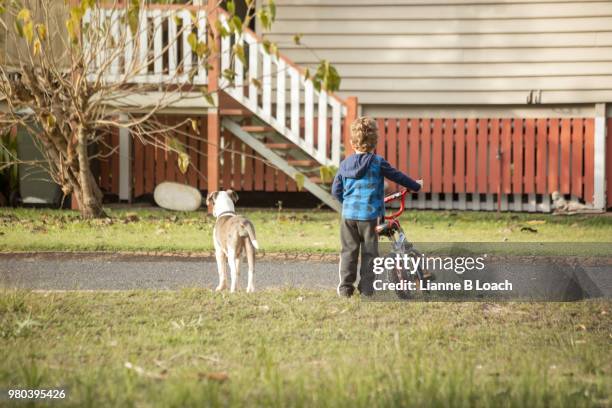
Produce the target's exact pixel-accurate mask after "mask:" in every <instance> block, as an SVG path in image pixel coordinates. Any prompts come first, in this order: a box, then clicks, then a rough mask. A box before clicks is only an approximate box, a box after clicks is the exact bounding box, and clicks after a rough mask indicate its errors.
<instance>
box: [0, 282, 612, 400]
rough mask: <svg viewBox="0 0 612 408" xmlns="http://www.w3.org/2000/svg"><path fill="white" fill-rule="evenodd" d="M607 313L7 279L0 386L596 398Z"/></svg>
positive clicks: (105, 391)
mask: <svg viewBox="0 0 612 408" xmlns="http://www.w3.org/2000/svg"><path fill="white" fill-rule="evenodd" d="M611 312H612V311H611V310H610V302H609V301H585V302H576V303H562V304H560V303H496V304H493V303H398V302H388V303H375V302H367V301H362V300H360V299H357V298H353V299H350V300H341V299H338V298H337V297H336V296H335V294H333V293H331V291H330V292H326V291H298V290H282V291H281V290H270V291H264V292H259V293H256V294H254V295H247V294H244V293H238V294H234V295H228V294H218V293H214V292H211V291H208V290H195V289H194V290H182V291H178V292H174V291H131V292H107V293H100V292H98V293H92V292H89V293H88V292H79V293H66V292H64V293H33V292H23V291H12V290H3V291H2V292H0V361H1V362H2V363H0V389H1V390H6V389H8V388H26V389H32V388H38V389H40V388H45V389H46V388H65V389H66V390H67V394H68V398H67V399H66V400H65V401H64V404H66V405H71V406H79V407H86V406H95V407H99V406H113V407H114V406H139V407H140V406H153V405H154V406H162V407H166V406H168V407H190V406H194V407H195V406H198V407H199V406H213V407H215V406H230V405H232V406H233V405H239V406H266V407H269V406H276V407H287V406H297V407H301V406H304V407H306V406H315V405H316V406H330V407H342V406H347V407H348V406H351V407H353V406H356V407H366V406H367V407H376V406H385V407H387V406H419V407H430V406H431V407H448V406H453V407H474V406H490V407H557V406H567V407H589V406H600V407H604V406H610V405H611V404H612V399H611V398H612V395H611V390H612V377H611V374H612V371H611V370H612V365H611V360H610V351H611V350H610V341H611V340H610V339H611V337H612V325H611V323H612V320H611V318H610V316H611V315H610V313H611ZM3 392H6V391H3ZM3 397H5V396H4V395H3V396H0V405H2V404H3V403H7V402H8V401H7V400H2V398H3ZM15 405H16V406H24V404H23V403H15Z"/></svg>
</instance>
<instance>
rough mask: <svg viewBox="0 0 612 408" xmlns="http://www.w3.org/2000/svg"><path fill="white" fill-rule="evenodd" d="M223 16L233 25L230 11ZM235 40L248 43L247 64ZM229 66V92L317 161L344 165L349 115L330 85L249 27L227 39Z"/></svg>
mask: <svg viewBox="0 0 612 408" xmlns="http://www.w3.org/2000/svg"><path fill="white" fill-rule="evenodd" d="M220 18H221V21H222V23H223V24H227V23H226V18H227V16H226V15H225V14H224V13H221V14H220ZM228 31H229V30H228ZM234 44H239V45H241V46H242V47H243V48H244V51H245V54H246V55H247V57H246V66H245V64H243V63H242V61H241V60H240V58H239V57H238V55H236V53H234V52H232V49H233V46H234ZM225 70H230V71H233V72H234V73H235V77H234V80H233V81H229V80H228V79H226V78H222V79H221V81H220V85H221V87H222V88H223V89H224V90H225V91H226V92H227V93H228V94H229V95H231V96H232V97H233V98H234V99H236V100H237V101H238V102H240V103H241V104H242V105H244V106H245V107H247V108H248V109H249V110H251V111H252V112H253V113H255V114H256V115H257V116H259V117H260V118H261V119H262V120H263V121H265V122H266V123H268V124H269V125H270V126H272V127H273V128H274V129H275V130H276V131H278V132H279V133H280V134H282V135H284V136H285V137H286V138H287V139H289V140H290V141H291V142H293V143H294V144H296V145H297V146H298V147H300V148H301V149H302V150H303V151H304V152H306V153H307V154H309V155H310V156H311V157H313V158H314V159H315V160H316V161H317V162H319V163H321V164H322V165H335V166H338V165H339V164H340V150H341V139H342V121H343V117H344V116H346V107H345V106H344V104H343V102H342V100H340V99H339V98H338V97H337V96H335V95H332V94H329V93H328V92H326V91H324V90H320V91H317V90H316V89H315V88H314V83H313V81H312V80H311V79H310V78H306V76H305V74H304V72H303V71H302V70H301V69H300V68H298V67H297V66H295V65H294V64H293V63H292V62H291V61H289V60H288V59H286V58H284V57H283V56H281V55H274V54H270V53H268V52H267V51H266V49H265V47H264V44H263V43H262V41H261V40H260V39H259V38H258V37H257V36H256V35H255V34H254V33H252V32H251V31H248V30H246V31H244V32H243V33H242V34H241V35H239V36H237V35H235V34H232V35H230V36H227V37H225V38H222V39H221V72H224V71H225ZM245 81H246V84H245ZM245 85H246V86H245ZM302 119H303V127H302V126H301V122H302ZM315 129H316V140H315Z"/></svg>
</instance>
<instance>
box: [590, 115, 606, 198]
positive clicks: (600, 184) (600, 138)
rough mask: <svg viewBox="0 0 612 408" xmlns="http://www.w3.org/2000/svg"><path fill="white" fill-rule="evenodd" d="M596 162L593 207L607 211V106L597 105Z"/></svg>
mask: <svg viewBox="0 0 612 408" xmlns="http://www.w3.org/2000/svg"><path fill="white" fill-rule="evenodd" d="M594 148H595V160H594V166H595V169H594V170H595V171H594V173H593V174H594V177H593V180H594V183H595V185H594V188H593V207H594V208H596V209H598V210H605V209H606V104H605V103H598V104H596V105H595V146H594Z"/></svg>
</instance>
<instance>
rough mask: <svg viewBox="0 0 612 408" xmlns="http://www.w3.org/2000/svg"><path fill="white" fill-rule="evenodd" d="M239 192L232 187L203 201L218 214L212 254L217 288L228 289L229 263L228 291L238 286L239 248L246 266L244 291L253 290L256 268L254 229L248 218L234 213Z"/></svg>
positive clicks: (216, 215)
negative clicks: (215, 262)
mask: <svg viewBox="0 0 612 408" xmlns="http://www.w3.org/2000/svg"><path fill="white" fill-rule="evenodd" d="M236 201H238V194H236V192H235V191H232V190H226V191H215V192H212V193H210V194H208V197H206V204H207V205H209V206H210V205H212V206H213V215H214V216H215V217H217V222H216V223H215V228H214V230H213V240H214V243H215V256H216V258H217V270H218V272H219V285H218V286H217V288H216V289H215V290H216V291H219V290H223V289H226V288H227V265H228V264H229V269H230V275H231V278H232V281H231V284H230V291H231V292H235V291H236V289H238V279H239V278H240V258H241V257H242V251H243V250H244V251H245V252H246V256H247V262H248V265H249V275H248V283H247V289H246V290H247V292H254V291H255V286H254V285H253V272H254V268H255V250H256V249H258V248H259V246H258V244H257V239H256V237H255V228H254V227H253V224H252V223H251V221H249V220H248V219H246V218H245V217H243V216H241V215H236V212H235V211H234V203H235V202H236Z"/></svg>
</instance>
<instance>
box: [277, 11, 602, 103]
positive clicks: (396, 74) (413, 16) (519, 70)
mask: <svg viewBox="0 0 612 408" xmlns="http://www.w3.org/2000/svg"><path fill="white" fill-rule="evenodd" d="M277 9H278V11H277V21H276V22H275V23H274V24H273V27H272V32H273V34H272V35H271V36H270V39H271V40H272V41H276V42H278V43H279V46H280V49H281V50H282V52H283V53H284V54H286V55H287V56H289V57H290V58H291V59H293V60H294V61H295V62H296V63H298V64H299V65H302V66H315V65H316V62H317V61H318V59H327V60H329V61H331V62H332V63H333V64H334V65H335V66H336V67H337V68H338V69H339V72H340V75H341V77H342V85H341V92H340V94H341V95H342V96H348V95H355V96H357V97H358V98H359V102H360V103H361V104H364V105H382V104H385V105H390V104H397V105H402V104H419V105H453V104H461V105H490V104H495V105H502V104H503V105H517V104H525V103H526V102H527V97H528V95H529V94H530V92H531V91H539V90H541V100H540V102H541V103H542V104H579V103H588V104H590V103H597V102H608V101H612V1H584V0H576V1H551V0H538V1H529V0H497V1H495V0H432V1H426V0H370V1H365V0H277ZM296 33H301V34H303V36H302V39H301V42H302V43H303V44H304V45H305V46H306V47H307V48H309V49H306V48H304V47H299V46H296V45H294V44H293V36H294V35H295V34H296Z"/></svg>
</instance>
